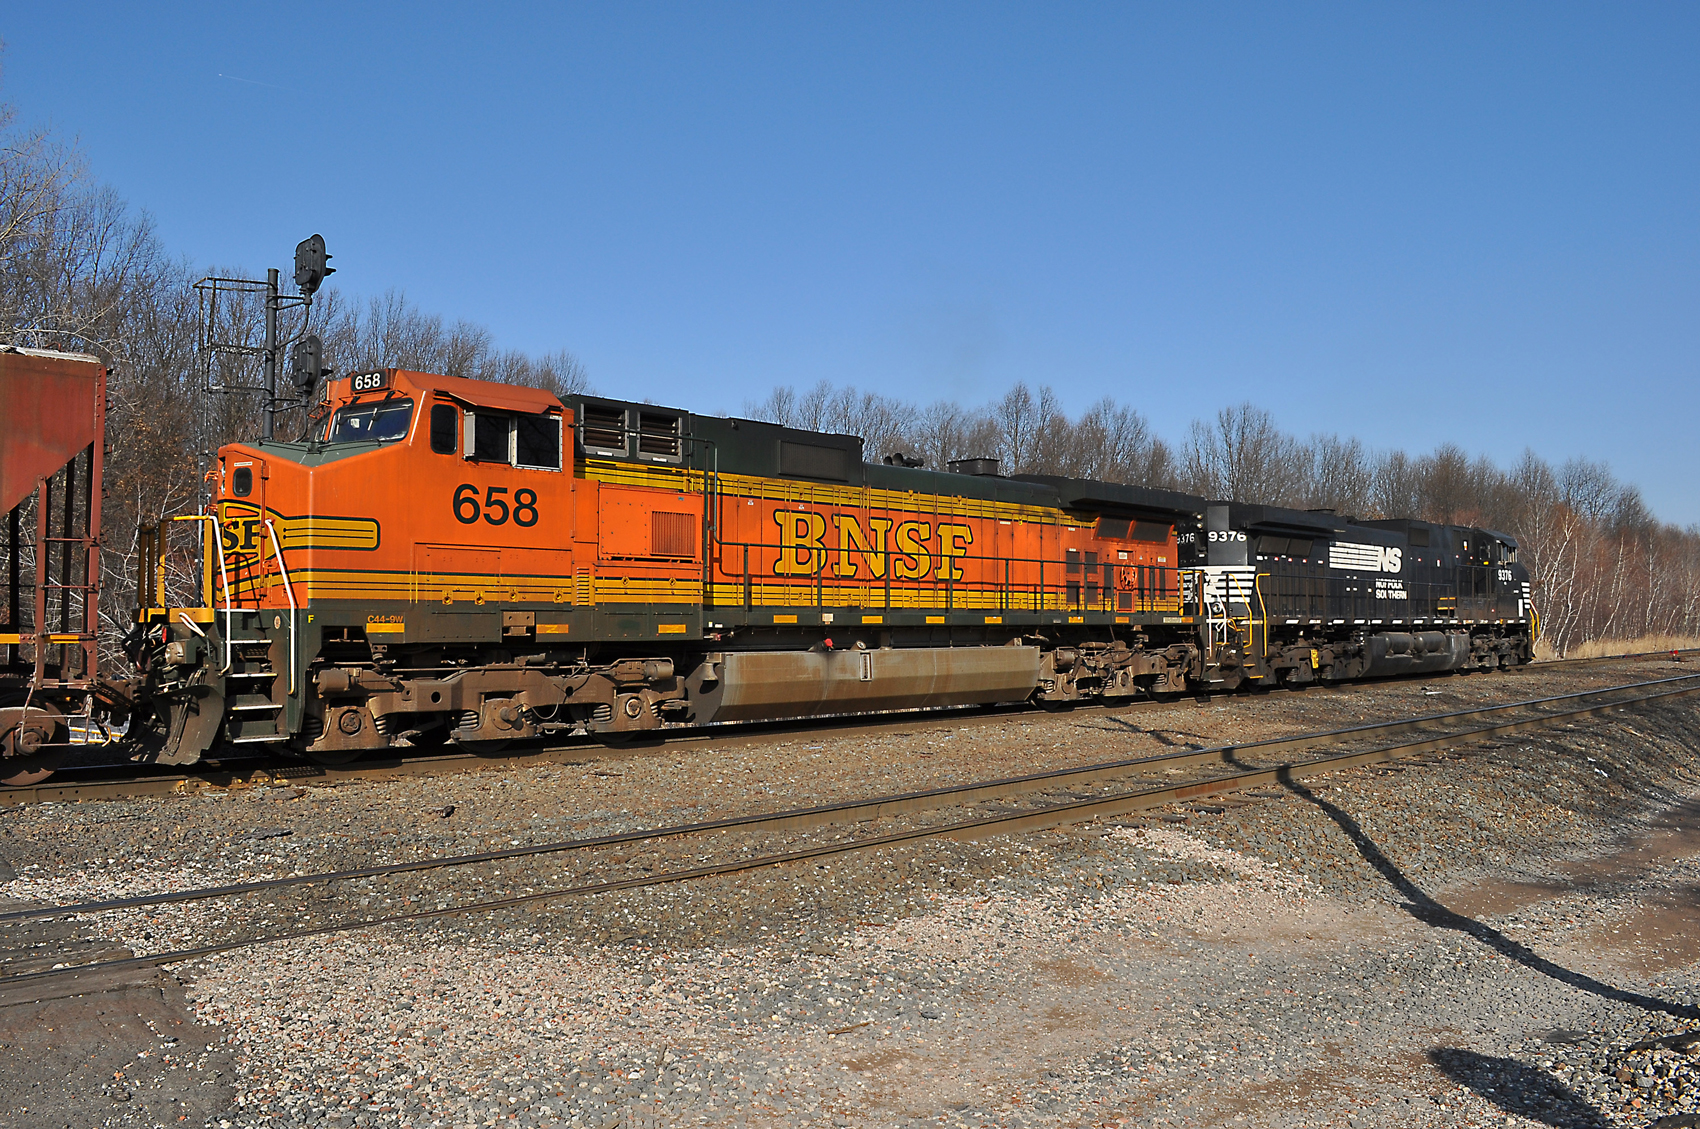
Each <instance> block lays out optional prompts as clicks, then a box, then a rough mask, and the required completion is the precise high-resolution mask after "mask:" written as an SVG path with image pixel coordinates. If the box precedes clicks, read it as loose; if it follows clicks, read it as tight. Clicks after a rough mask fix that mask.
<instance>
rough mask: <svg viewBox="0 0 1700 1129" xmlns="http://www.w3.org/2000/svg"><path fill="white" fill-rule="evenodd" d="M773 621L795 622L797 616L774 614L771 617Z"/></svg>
mask: <svg viewBox="0 0 1700 1129" xmlns="http://www.w3.org/2000/svg"><path fill="white" fill-rule="evenodd" d="M773 622H775V623H796V622H797V617H796V616H794V615H776V616H774V617H773Z"/></svg>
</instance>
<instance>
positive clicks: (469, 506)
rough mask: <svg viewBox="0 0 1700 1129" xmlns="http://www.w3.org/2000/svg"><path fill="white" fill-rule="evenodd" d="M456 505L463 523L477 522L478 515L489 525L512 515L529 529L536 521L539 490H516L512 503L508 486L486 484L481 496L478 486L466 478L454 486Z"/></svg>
mask: <svg viewBox="0 0 1700 1129" xmlns="http://www.w3.org/2000/svg"><path fill="white" fill-rule="evenodd" d="M453 508H454V515H455V520H456V521H458V522H460V523H461V524H462V525H476V524H478V519H479V518H483V519H484V522H485V524H486V525H506V524H507V523H508V519H509V518H512V519H513V523H514V524H515V525H517V526H520V527H522V528H525V529H529V528H531V527H532V526H534V525H536V524H537V491H535V490H526V489H520V490H515V491H514V492H513V502H512V504H511V505H510V504H509V502H508V488H507V487H506V486H487V487H485V488H484V497H483V498H482V499H480V498H479V496H478V487H476V486H474V485H473V484H472V483H470V482H463V483H461V484H460V485H459V486H457V487H455V496H454V506H453Z"/></svg>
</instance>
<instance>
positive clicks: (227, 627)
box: [171, 514, 236, 674]
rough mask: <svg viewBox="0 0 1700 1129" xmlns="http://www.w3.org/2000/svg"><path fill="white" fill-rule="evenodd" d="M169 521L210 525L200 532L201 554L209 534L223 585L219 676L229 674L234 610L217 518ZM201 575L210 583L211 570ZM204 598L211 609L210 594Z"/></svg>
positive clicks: (194, 516) (198, 516) (205, 516)
mask: <svg viewBox="0 0 1700 1129" xmlns="http://www.w3.org/2000/svg"><path fill="white" fill-rule="evenodd" d="M171 520H172V521H204V522H208V523H209V524H210V525H211V528H210V529H209V530H203V531H202V535H201V536H202V541H201V552H202V553H203V554H205V553H206V538H207V535H208V534H209V533H210V534H211V537H212V543H213V544H214V545H215V546H217V548H218V575H219V579H220V581H222V582H223V584H224V669H223V670H221V671H219V673H220V674H229V673H230V668H231V667H232V666H233V665H234V664H235V659H234V655H233V651H232V648H231V643H230V635H231V631H232V627H231V618H232V617H233V616H234V615H235V614H236V609H235V608H233V607H231V605H230V570H229V569H228V568H227V567H225V563H224V538H222V537H220V536H219V535H218V518H217V517H216V516H215V515H213V514H181V515H179V516H177V517H174V518H172V519H171ZM202 574H203V575H204V576H205V577H206V579H207V580H208V581H210V580H211V579H212V570H211V569H210V568H203V569H202ZM206 596H207V606H208V607H209V608H210V607H212V593H211V592H208V593H207V594H206Z"/></svg>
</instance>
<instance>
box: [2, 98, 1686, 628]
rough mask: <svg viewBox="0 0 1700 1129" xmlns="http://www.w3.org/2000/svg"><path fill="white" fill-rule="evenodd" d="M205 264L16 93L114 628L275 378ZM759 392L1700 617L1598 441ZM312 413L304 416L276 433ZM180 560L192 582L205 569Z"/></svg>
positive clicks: (294, 330) (347, 365)
mask: <svg viewBox="0 0 1700 1129" xmlns="http://www.w3.org/2000/svg"><path fill="white" fill-rule="evenodd" d="M206 273H215V274H223V275H237V274H242V273H245V272H240V271H233V270H215V271H206V270H200V269H196V268H195V266H194V265H193V264H190V263H188V262H186V261H184V260H181V259H176V258H173V257H171V256H170V255H169V254H168V253H167V252H166V250H165V248H164V246H163V245H162V243H161V241H160V240H159V238H158V236H157V235H156V233H155V232H154V229H153V225H152V223H151V221H150V220H149V219H148V217H147V216H146V215H145V214H139V213H137V212H135V211H134V210H132V209H130V208H129V207H128V206H127V205H126V204H125V203H124V202H123V201H122V200H121V199H119V198H118V196H117V195H116V194H115V193H114V192H113V191H112V190H111V189H110V188H108V187H106V186H104V185H101V184H99V183H98V182H96V181H95V180H94V179H93V177H91V175H90V174H89V171H88V168H87V166H86V164H85V163H84V162H83V160H82V159H81V157H80V156H79V154H78V153H77V152H76V150H75V149H74V148H71V147H68V146H65V145H62V144H60V143H59V142H57V141H56V140H55V139H54V137H53V136H52V135H51V134H49V133H47V132H45V131H41V130H30V129H26V128H23V127H21V126H19V125H18V124H17V122H16V119H15V116H14V114H13V112H12V111H11V110H10V109H9V108H7V107H4V106H0V341H6V342H9V343H13V344H18V345H26V346H34V347H40V348H58V349H70V350H80V351H87V352H91V353H94V354H96V355H98V356H100V357H101V358H103V359H104V360H106V361H107V363H108V364H109V365H110V366H111V368H112V376H111V378H110V383H109V400H110V404H109V410H108V419H107V436H108V447H107V456H106V459H107V461H106V499H105V514H106V530H107V535H106V544H105V549H104V552H103V554H102V560H103V572H104V575H105V586H104V587H105V592H106V606H105V607H104V608H103V615H104V617H105V618H106V621H107V623H108V624H109V626H110V627H111V629H112V630H113V631H115V632H121V631H122V630H123V629H124V628H125V626H126V620H127V618H128V607H129V605H130V601H131V600H132V599H133V594H134V591H135V568H136V556H135V553H134V549H133V541H132V540H131V538H132V536H133V532H134V530H135V529H136V528H137V527H138V526H140V525H152V524H155V523H157V522H159V521H161V520H163V519H164V518H167V517H171V516H175V515H179V514H183V513H187V512H190V511H192V510H194V509H195V508H196V506H197V505H198V503H199V500H200V498H201V496H202V493H201V491H202V476H203V475H204V474H205V471H206V457H207V455H208V454H209V453H210V452H212V451H215V450H217V448H218V447H219V446H220V445H221V444H223V443H225V442H229V441H231V440H232V439H236V438H247V437H250V436H253V435H255V434H257V433H258V431H259V427H260V410H261V405H260V402H259V399H258V397H257V396H255V395H254V394H251V393H241V394H229V395H225V394H219V393H216V392H212V391H209V385H221V384H222V385H254V384H258V383H259V373H258V363H257V361H256V360H255V359H254V358H253V357H248V358H246V359H235V360H233V359H231V358H228V357H227V358H224V360H223V361H221V362H220V363H219V364H216V365H208V364H207V363H206V362H207V354H206V352H205V350H203V349H201V348H200V344H201V342H200V336H201V333H200V326H201V324H202V321H201V314H202V307H201V305H200V301H199V298H198V296H197V294H196V293H195V291H194V289H193V284H194V282H195V280H196V279H197V278H198V277H200V276H201V275H202V274H206ZM220 316H221V318H222V320H221V321H220V322H219V324H218V326H217V331H218V332H217V336H218V337H219V339H221V340H226V341H233V342H236V343H239V344H246V345H250V346H252V345H255V344H257V343H258V342H259V340H260V335H261V326H262V321H263V319H262V317H261V309H260V306H259V304H258V302H257V300H256V298H255V297H254V296H252V295H250V296H247V297H246V298H242V299H239V300H238V301H236V302H234V303H233V304H231V305H230V306H228V307H226V308H225V309H224V310H223V311H222V312H221V315H220ZM283 331H284V339H285V340H286V341H288V340H290V339H292V338H293V337H295V336H297V335H299V334H301V333H303V332H307V331H311V332H314V333H317V334H318V335H319V336H320V337H321V338H322V339H323V340H324V342H325V345H326V356H327V363H328V364H329V365H331V366H332V367H333V368H335V369H337V370H338V371H341V372H345V373H346V372H352V371H360V370H362V369H367V368H377V367H386V366H391V365H394V366H400V367H405V368H415V369H421V370H425V371H431V372H441V373H447V374H450V375H457V376H466V377H472V378H477V379H490V380H502V381H510V382H515V383H522V384H528V385H533V386H536V387H543V388H548V389H551V390H553V391H557V392H569V391H578V390H583V389H585V388H586V387H587V380H586V374H585V371H584V368H583V366H582V365H581V364H580V363H579V362H578V360H577V359H576V358H575V357H573V356H572V354H570V353H567V352H564V351H563V352H557V353H553V354H550V355H548V356H544V357H532V356H528V355H525V354H522V353H517V352H512V351H503V350H501V349H498V348H497V347H496V346H495V344H494V342H493V341H492V339H491V336H490V333H489V331H488V330H487V329H485V328H484V327H482V326H479V325H475V324H471V323H468V322H465V321H457V322H453V323H450V322H447V321H445V320H444V319H443V318H441V317H438V316H435V315H432V314H427V313H425V312H423V311H421V310H419V309H418V308H417V307H416V306H414V305H413V304H411V303H410V302H408V301H407V299H406V297H405V296H404V295H403V294H401V293H400V292H397V291H391V292H388V293H385V294H383V295H380V296H377V297H373V298H368V299H366V300H364V301H356V300H353V299H350V298H347V297H345V296H343V295H342V294H340V293H338V292H337V291H335V290H327V291H324V292H322V293H321V294H320V295H319V297H318V299H317V300H316V302H315V304H314V306H313V309H312V311H311V316H310V319H303V318H302V317H301V315H300V314H299V313H295V314H292V315H290V316H289V317H286V318H285V319H284V325H283ZM286 386H287V385H286V384H285V387H286ZM747 411H748V412H749V414H751V415H754V416H757V417H758V418H765V419H771V420H774V421H776V422H781V423H787V424H791V425H794V426H798V427H806V428H812V429H818V430H825V431H837V432H845V433H850V434H855V435H859V436H861V437H862V438H863V440H864V441H865V443H866V450H867V451H868V452H869V456H870V457H871V458H878V457H881V456H883V455H885V454H888V453H890V452H892V451H895V450H901V451H903V452H905V453H907V454H910V455H912V456H915V457H919V458H921V459H923V460H925V462H926V464H927V465H929V466H934V467H942V466H944V465H946V464H948V463H949V462H951V461H953V460H955V459H960V458H972V457H985V456H991V457H995V458H998V459H1000V460H1001V462H1002V466H1003V469H1004V472H1005V473H1008V474H1064V475H1076V476H1081V477H1090V478H1097V479H1103V480H1106V481H1112V482H1127V483H1136V484H1143V485H1149V486H1158V487H1169V488H1177V489H1182V490H1187V491H1189V492H1192V493H1196V494H1201V495H1205V496H1208V497H1212V498H1228V499H1234V500H1240V501H1257V502H1265V503H1271V504H1277V505H1286V506H1294V507H1299V508H1307V509H1308V508H1326V509H1332V510H1334V511H1336V512H1338V513H1342V514H1356V515H1361V516H1366V517H1369V516H1414V517H1421V518H1427V519H1430V520H1435V521H1446V522H1457V523H1468V524H1475V525H1485V526H1488V527H1490V528H1495V529H1500V530H1504V531H1506V532H1509V533H1512V534H1513V535H1515V536H1516V537H1517V538H1518V540H1519V541H1520V542H1521V544H1522V546H1523V556H1524V559H1525V560H1526V561H1527V563H1528V564H1529V567H1530V570H1531V572H1532V573H1533V574H1534V577H1535V583H1536V586H1537V593H1538V598H1539V606H1540V607H1541V608H1542V610H1543V614H1544V615H1545V617H1546V623H1545V627H1546V633H1547V639H1548V640H1549V641H1550V642H1551V643H1552V644H1553V646H1554V647H1555V648H1556V649H1557V650H1558V651H1559V652H1560V653H1563V652H1564V651H1566V650H1568V649H1570V648H1572V647H1573V646H1575V645H1576V644H1579V643H1582V642H1584V641H1587V640H1593V639H1610V638H1637V637H1642V636H1646V635H1650V634H1674V635H1695V634H1700V529H1695V528H1689V529H1686V530H1683V529H1678V528H1676V527H1673V526H1670V525H1667V524H1662V523H1660V522H1659V521H1657V520H1656V519H1655V518H1654V517H1653V515H1652V514H1650V513H1649V512H1648V510H1647V507H1646V505H1645V504H1644V502H1643V500H1642V499H1641V497H1640V494H1639V492H1638V491H1636V490H1635V488H1634V487H1632V486H1627V485H1625V484H1623V483H1620V482H1618V481H1617V480H1616V479H1615V478H1613V476H1612V475H1611V473H1610V471H1609V470H1608V469H1607V468H1606V467H1605V466H1603V465H1601V464H1598V463H1593V462H1589V461H1587V460H1572V461H1570V462H1567V463H1565V464H1563V465H1562V466H1559V467H1554V466H1552V465H1550V464H1549V463H1547V462H1545V461H1543V460H1542V459H1540V458H1539V457H1538V456H1536V455H1535V454H1534V453H1533V452H1526V453H1525V454H1524V455H1523V456H1522V457H1521V459H1520V460H1519V461H1518V462H1516V463H1515V464H1514V465H1513V466H1511V467H1510V468H1509V469H1505V468H1501V467H1500V466H1498V465H1497V464H1495V463H1494V462H1492V461H1491V460H1490V459H1487V458H1485V457H1479V458H1475V459H1472V458H1470V457H1469V456H1467V455H1466V454H1465V453H1464V452H1463V451H1461V450H1459V449H1458V448H1456V447H1453V446H1442V447H1440V448H1439V449H1437V450H1435V451H1434V452H1432V453H1430V454H1427V455H1421V456H1415V457H1413V456H1410V455H1408V454H1406V453H1405V452H1403V451H1391V452H1372V451H1370V450H1368V449H1367V448H1365V446H1364V445H1363V444H1362V443H1361V442H1359V441H1358V440H1356V439H1351V438H1341V437H1339V436H1335V435H1313V436H1310V437H1309V438H1308V439H1299V438H1297V437H1295V436H1292V435H1288V434H1286V433H1284V432H1282V431H1281V430H1280V429H1279V428H1278V427H1277V426H1276V425H1275V423H1274V420H1273V418H1272V417H1271V416H1270V415H1269V413H1268V412H1266V411H1263V410H1262V409H1259V408H1256V407H1253V406H1251V405H1249V404H1242V405H1239V406H1237V407H1232V408H1226V409H1223V410H1222V411H1221V412H1219V413H1217V415H1216V416H1215V417H1214V418H1213V419H1210V420H1201V421H1198V422H1195V423H1194V424H1193V425H1192V427H1191V429H1190V430H1189V432H1188V434H1187V435H1186V437H1185V439H1184V440H1183V441H1182V442H1181V443H1179V444H1178V445H1175V444H1171V443H1169V442H1167V441H1165V440H1164V439H1163V438H1161V437H1159V436H1157V435H1156V434H1155V433H1154V431H1153V430H1152V428H1151V426H1150V424H1149V422H1148V421H1147V420H1146V419H1145V418H1144V417H1143V416H1141V415H1140V414H1139V413H1138V412H1137V411H1136V410H1134V409H1132V408H1130V407H1126V406H1124V405H1120V404H1117V403H1116V402H1115V401H1113V400H1112V399H1104V400H1101V401H1100V402H1098V403H1097V404H1095V405H1093V406H1092V407H1091V408H1089V409H1088V410H1087V411H1085V412H1084V413H1082V414H1081V415H1079V416H1078V417H1076V418H1070V417H1069V416H1068V414H1067V413H1066V412H1064V411H1063V409H1062V407H1061V405H1060V403H1059V400H1058V398H1057V396H1056V395H1055V393H1054V392H1053V391H1052V390H1051V389H1049V388H1041V389H1040V390H1039V391H1038V392H1037V393H1036V394H1035V393H1034V392H1033V391H1032V390H1031V389H1029V388H1028V387H1027V386H1025V385H1017V386H1016V387H1015V388H1013V389H1011V390H1010V391H1009V392H1008V393H1007V394H1005V395H1004V396H1002V397H1001V398H999V399H998V400H996V401H995V402H993V403H991V404H987V405H983V406H975V407H964V406H962V405H960V404H956V403H952V402H949V401H939V402H936V403H933V404H930V405H927V406H925V407H920V406H917V405H914V404H911V403H909V402H907V401H903V400H898V399H894V398H891V397H887V396H882V395H880V394H877V393H872V392H858V391H857V390H855V389H852V388H834V387H832V386H831V385H829V384H824V383H823V384H819V385H816V386H815V387H813V388H811V389H809V390H807V391H806V392H804V393H802V394H800V395H799V394H798V393H797V392H796V391H794V390H793V389H791V388H777V389H775V390H774V391H773V393H772V395H770V396H769V397H768V398H767V399H766V400H764V401H762V402H760V403H757V404H751V405H748V406H747ZM0 425H3V421H0ZM301 426H302V421H301V419H300V415H299V413H298V412H297V413H296V414H295V415H294V416H293V417H286V418H285V419H284V420H283V421H282V422H281V423H280V426H279V434H280V435H282V436H291V435H293V434H299V429H300V428H301ZM292 429H293V430H292ZM3 566H4V562H3V561H0V579H3V577H4V567H3ZM177 580H178V581H180V582H181V583H182V584H185V585H187V584H190V583H191V579H190V575H189V572H188V570H184V571H183V573H182V574H181V576H180V577H178V578H177Z"/></svg>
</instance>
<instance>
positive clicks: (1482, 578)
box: [1183, 504, 1538, 687]
mask: <svg viewBox="0 0 1700 1129" xmlns="http://www.w3.org/2000/svg"><path fill="white" fill-rule="evenodd" d="M1204 514H1205V520H1204V524H1203V527H1202V528H1201V529H1198V530H1197V531H1196V532H1191V531H1189V532H1188V533H1186V534H1183V537H1196V538H1197V539H1199V540H1200V541H1201V542H1202V547H1203V549H1204V554H1203V555H1204V559H1205V563H1204V566H1203V567H1202V568H1200V569H1198V570H1197V571H1196V572H1192V573H1189V574H1188V578H1189V580H1191V581H1193V582H1194V583H1196V585H1197V588H1196V596H1197V600H1198V603H1199V606H1200V617H1199V618H1200V625H1201V626H1200V631H1201V638H1202V645H1203V648H1204V651H1205V653H1207V654H1208V655H1209V656H1210V657H1211V658H1212V660H1213V666H1212V668H1211V670H1210V672H1209V680H1210V681H1211V682H1213V683H1215V684H1216V685H1218V686H1228V687H1232V686H1234V685H1237V684H1239V683H1240V682H1243V681H1248V680H1249V681H1257V682H1261V683H1262V684H1264V685H1270V684H1274V683H1279V684H1282V685H1289V686H1291V685H1301V684H1304V683H1307V682H1313V681H1318V680H1322V681H1338V680H1344V679H1353V678H1374V677H1381V676H1385V675H1394V674H1421V673H1433V672H1439V671H1449V670H1467V669H1474V670H1492V669H1496V668H1499V667H1510V666H1515V665H1518V664H1521V663H1527V662H1530V661H1531V660H1532V659H1533V658H1534V641H1535V637H1536V634H1537V629H1538V618H1537V616H1536V613H1535V609H1534V605H1533V604H1532V602H1531V601H1530V592H1529V573H1528V570H1527V569H1526V568H1525V567H1524V566H1523V565H1522V564H1520V563H1519V562H1518V560H1517V542H1516V540H1515V539H1514V538H1512V537H1511V536H1509V535H1507V534H1504V533H1498V532H1495V531H1493V530H1490V529H1477V528H1471V527H1468V526H1457V525H1443V524H1434V523H1430V522H1423V521H1410V520H1399V521H1358V520H1356V519H1351V518H1339V517H1335V516H1334V515H1333V514H1331V513H1325V512H1317V511H1297V510H1287V509H1279V508H1276V507H1273V506H1255V505H1237V504H1234V505H1221V504H1212V505H1209V506H1206V507H1205V509H1204Z"/></svg>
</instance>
